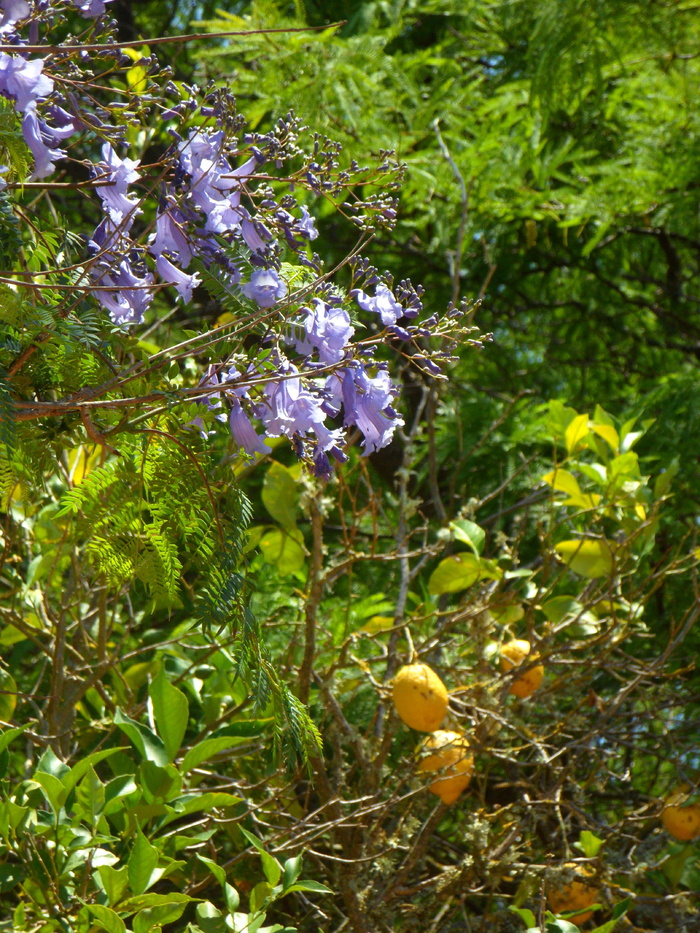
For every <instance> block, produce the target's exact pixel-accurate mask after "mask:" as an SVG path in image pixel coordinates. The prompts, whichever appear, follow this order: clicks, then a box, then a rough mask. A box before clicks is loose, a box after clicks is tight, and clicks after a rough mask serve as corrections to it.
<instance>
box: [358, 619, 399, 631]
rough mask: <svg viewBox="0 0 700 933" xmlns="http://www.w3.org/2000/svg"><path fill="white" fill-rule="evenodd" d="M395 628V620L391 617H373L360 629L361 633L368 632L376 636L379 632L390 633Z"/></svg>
mask: <svg viewBox="0 0 700 933" xmlns="http://www.w3.org/2000/svg"><path fill="white" fill-rule="evenodd" d="M393 627H394V620H393V618H391V616H372V618H371V619H370V620H369V622H365V624H364V625H363V626H362V628H361V629H360V631H361V632H367V634H369V635H376V634H377V632H390V631H391V630H392V628H393Z"/></svg>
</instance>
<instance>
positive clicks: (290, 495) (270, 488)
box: [262, 460, 299, 531]
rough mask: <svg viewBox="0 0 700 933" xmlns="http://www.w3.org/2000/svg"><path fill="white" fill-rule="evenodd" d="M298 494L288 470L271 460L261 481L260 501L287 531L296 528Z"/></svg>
mask: <svg viewBox="0 0 700 933" xmlns="http://www.w3.org/2000/svg"><path fill="white" fill-rule="evenodd" d="M298 496H299V487H298V485H297V483H296V482H295V481H294V478H293V477H292V474H291V473H290V471H289V470H288V469H287V467H285V466H282V464H281V463H278V462H277V461H276V460H273V461H272V463H271V464H270V466H269V468H268V470H267V473H266V474H265V479H264V481H263V488H262V501H263V505H264V506H265V508H266V509H267V511H268V512H269V513H270V515H271V516H272V517H273V518H274V520H275V521H276V522H279V524H280V525H281V526H282V527H283V528H284V529H286V530H287V531H292V530H293V529H295V528H296V516H295V512H296V505H297V499H298Z"/></svg>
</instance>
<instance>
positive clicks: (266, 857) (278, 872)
mask: <svg viewBox="0 0 700 933" xmlns="http://www.w3.org/2000/svg"><path fill="white" fill-rule="evenodd" d="M239 828H240V830H241V832H242V833H243V835H244V836H245V838H246V839H247V840H248V842H250V843H251V844H252V845H254V846H255V848H256V849H257V850H258V852H259V853H260V861H261V862H262V867H263V871H264V872H265V877H266V878H267V880H268V882H269V883H270V884H271V885H272V887H273V888H274V886H275V885H276V884H277V882H278V881H279V880H280V877H281V876H282V866H281V865H280V863H279V862H278V861H277V859H276V858H275V857H274V856H272V855H270V853H269V852H267V851H266V849H265V847H264V846H263V844H262V842H261V841H260V840H259V839H258V837H257V836H254V835H253V834H252V833H249V832H248V830H247V829H244V828H243V827H242V826H241V827H239Z"/></svg>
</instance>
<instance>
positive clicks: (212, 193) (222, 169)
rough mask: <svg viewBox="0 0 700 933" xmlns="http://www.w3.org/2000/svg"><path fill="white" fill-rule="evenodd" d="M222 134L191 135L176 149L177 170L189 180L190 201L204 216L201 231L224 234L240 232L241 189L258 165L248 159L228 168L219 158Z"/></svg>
mask: <svg viewBox="0 0 700 933" xmlns="http://www.w3.org/2000/svg"><path fill="white" fill-rule="evenodd" d="M223 144H224V134H223V132H222V131H218V132H215V133H206V132H201V131H193V132H192V133H191V134H190V136H189V138H188V139H187V140H186V141H184V142H183V143H181V144H180V147H179V168H180V170H181V171H183V172H186V173H187V174H188V175H189V176H190V197H191V198H192V201H193V202H194V203H195V204H196V206H197V207H198V208H199V209H200V210H201V211H202V212H203V213H204V214H205V215H206V218H207V220H206V225H205V229H206V230H208V231H211V232H213V233H228V232H231V231H236V230H238V229H239V228H240V224H241V219H242V217H243V216H244V213H243V212H241V210H240V209H239V205H240V200H241V194H240V189H241V185H242V184H243V183H244V181H245V179H246V178H249V177H250V176H251V175H252V173H253V170H254V169H255V167H256V166H257V164H258V159H257V158H256V157H255V156H251V157H250V158H249V159H248V160H247V161H246V162H244V163H243V165H240V166H239V167H238V168H235V169H234V168H232V167H231V164H230V163H229V162H228V160H227V159H226V158H224V157H223V156H222V155H221V149H222V147H223Z"/></svg>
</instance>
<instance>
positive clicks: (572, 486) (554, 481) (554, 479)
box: [542, 422, 581, 498]
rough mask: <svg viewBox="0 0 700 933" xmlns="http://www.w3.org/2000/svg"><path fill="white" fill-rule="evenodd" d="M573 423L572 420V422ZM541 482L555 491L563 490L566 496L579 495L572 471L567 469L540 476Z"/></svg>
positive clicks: (579, 489)
mask: <svg viewBox="0 0 700 933" xmlns="http://www.w3.org/2000/svg"><path fill="white" fill-rule="evenodd" d="M572 423H573V422H572ZM542 482H543V483H547V485H548V486H551V487H552V489H556V491H557V492H565V493H566V494H567V496H572V497H574V498H575V497H577V496H580V495H581V487H580V486H579V484H578V480H577V479H576V477H575V476H574V474H573V473H569V471H568V470H558V469H557V470H553V471H552V472H551V473H547V475H546V476H543V477H542Z"/></svg>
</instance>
